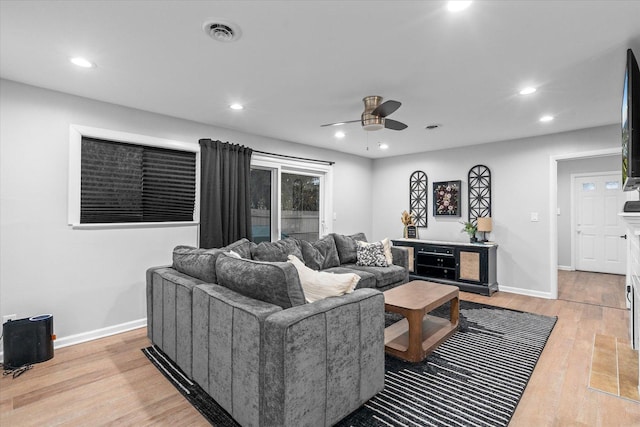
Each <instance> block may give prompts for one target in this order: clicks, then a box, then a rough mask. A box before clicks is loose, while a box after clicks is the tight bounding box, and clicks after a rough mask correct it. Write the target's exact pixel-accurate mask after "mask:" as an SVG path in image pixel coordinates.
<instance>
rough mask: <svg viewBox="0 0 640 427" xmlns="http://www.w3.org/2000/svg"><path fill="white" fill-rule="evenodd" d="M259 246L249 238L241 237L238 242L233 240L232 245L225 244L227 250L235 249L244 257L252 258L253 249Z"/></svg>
mask: <svg viewBox="0 0 640 427" xmlns="http://www.w3.org/2000/svg"><path fill="white" fill-rule="evenodd" d="M255 246H257V245H256V244H255V243H253V242H250V241H249V240H247V239H240V240H238V241H237V242H233V243H231V244H230V245H227V246H225V247H224V248H222V249H224V250H225V252H226V251H233V252H235V253H237V254H238V255H240V256H241V257H242V258H247V259H251V249H252V248H254V247H255Z"/></svg>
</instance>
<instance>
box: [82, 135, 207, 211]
mask: <svg viewBox="0 0 640 427" xmlns="http://www.w3.org/2000/svg"><path fill="white" fill-rule="evenodd" d="M195 195H196V154H195V153H194V152H189V151H180V150H172V149H166V148H158V147H153V146H147V145H136V144H127V143H122V142H114V141H108V140H103V139H98V138H90V137H86V136H82V142H81V171H80V223H81V224H112V223H141V222H145V223H147V222H183V221H193V214H194V206H195Z"/></svg>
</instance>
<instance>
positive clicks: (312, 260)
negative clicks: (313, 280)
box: [297, 240, 324, 270]
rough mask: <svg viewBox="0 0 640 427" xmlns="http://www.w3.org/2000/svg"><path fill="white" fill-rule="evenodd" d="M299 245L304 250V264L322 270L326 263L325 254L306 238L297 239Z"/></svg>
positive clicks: (301, 250)
mask: <svg viewBox="0 0 640 427" xmlns="http://www.w3.org/2000/svg"><path fill="white" fill-rule="evenodd" d="M297 242H298V246H300V252H302V261H303V262H304V265H306V266H307V267H309V268H311V269H312V270H322V266H323V264H324V255H323V254H322V253H321V252H320V251H319V250H318V249H317V248H316V247H315V246H313V245H312V244H311V242H307V241H306V240H297Z"/></svg>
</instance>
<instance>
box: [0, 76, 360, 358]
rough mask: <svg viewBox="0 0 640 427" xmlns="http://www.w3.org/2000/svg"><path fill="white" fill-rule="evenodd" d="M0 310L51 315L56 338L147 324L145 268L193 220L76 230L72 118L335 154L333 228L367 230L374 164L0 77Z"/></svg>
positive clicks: (165, 254) (187, 137) (188, 233)
mask: <svg viewBox="0 0 640 427" xmlns="http://www.w3.org/2000/svg"><path fill="white" fill-rule="evenodd" d="M0 89H1V90H0V117H1V128H0V237H1V240H0V315H2V316H4V315H8V314H17V316H18V318H22V317H27V316H32V315H36V314H42V313H52V314H53V315H54V324H55V325H54V327H55V332H56V334H57V335H58V337H59V338H58V345H60V344H63V345H64V344H68V343H71V342H75V341H81V340H83V339H87V338H91V337H95V336H98V335H100V334H104V333H110V332H117V331H118V330H122V329H123V328H126V327H135V326H141V325H144V318H145V317H146V303H145V270H146V269H147V268H148V267H151V266H156V265H164V264H170V263H171V250H172V249H173V247H174V246H176V245H178V244H188V245H195V244H196V241H197V229H196V227H155V228H133V229H110V230H73V229H71V228H70V227H69V226H68V225H67V185H68V182H67V174H68V169H69V164H68V146H69V125H70V124H79V125H85V126H91V127H97V128H105V129H111V130H116V131H122V132H130V133H136V134H142V135H148V136H153V137H159V138H166V139H173V140H178V141H185V142H193V143H194V144H197V142H198V139H200V138H212V139H220V140H222V141H229V142H231V143H237V144H242V145H245V146H249V147H251V148H253V149H256V150H261V151H267V152H273V153H280V154H288V155H293V156H300V157H307V158H315V159H322V160H332V161H335V162H336V164H335V165H334V187H335V197H334V211H335V212H336V217H337V220H336V221H334V222H333V231H336V232H340V233H354V232H357V231H364V232H365V233H367V234H368V235H370V234H371V230H372V226H371V216H370V215H369V214H368V213H369V212H370V211H371V206H372V204H371V203H372V202H371V191H370V182H371V180H372V161H371V160H369V159H365V158H361V157H357V156H352V155H348V154H343V153H339V152H334V151H329V150H323V149H318V148H314V147H309V146H305V145H300V144H294V143H290V142H286V141H279V140H274V139H270V138H265V137H260V136H256V135H250V134H245V133H241V132H237V131H232V130H227V129H220V128H216V127H213V126H208V125H204V124H200V123H195V122H190V121H186V120H181V119H177V118H172V117H167V116H161V115H158V114H153V113H148V112H144V111H140V110H134V109H129V108H124V107H121V106H117V105H113V104H107V103H103V102H98V101H94V100H90V99H86V98H80V97H76V96H72V95H67V94H62V93H59V92H53V91H49V90H45V89H41V88H36V87H33V86H27V85H23V84H19V83H16V82H12V81H8V80H0Z"/></svg>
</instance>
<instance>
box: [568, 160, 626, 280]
mask: <svg viewBox="0 0 640 427" xmlns="http://www.w3.org/2000/svg"><path fill="white" fill-rule="evenodd" d="M621 163H622V155H621V154H618V155H615V156H602V157H593V158H588V159H574V160H561V161H559V162H558V209H560V214H559V215H558V266H559V267H561V268H569V267H574V266H573V261H572V259H571V192H572V189H571V175H572V174H583V173H592V172H593V173H597V172H613V171H616V172H618V173H619V175H620V179H622V174H621V173H620V165H621ZM620 209H621V210H622V206H621V207H620Z"/></svg>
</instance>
